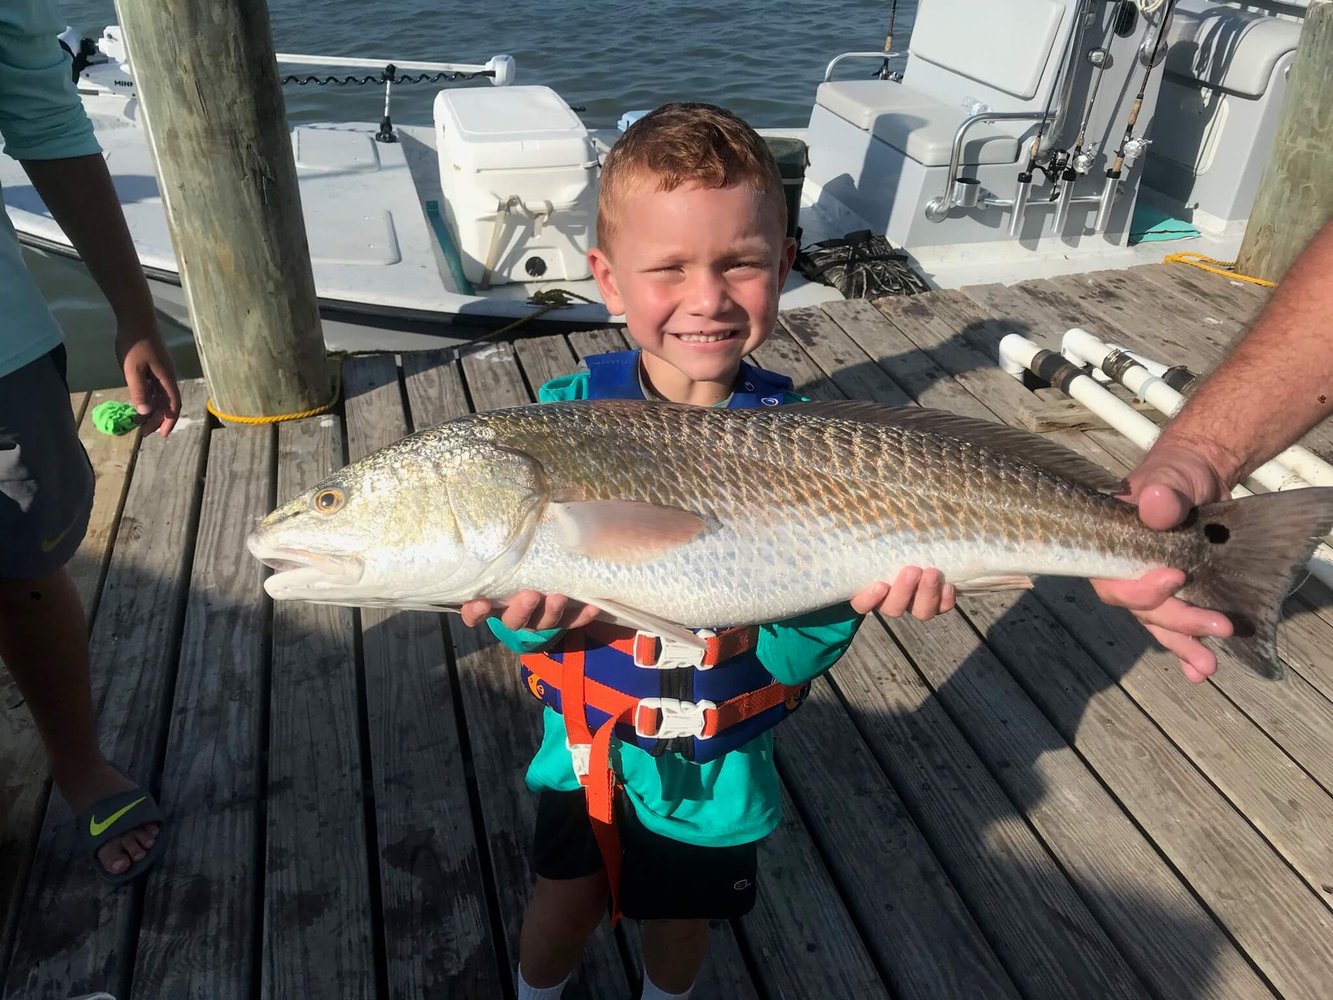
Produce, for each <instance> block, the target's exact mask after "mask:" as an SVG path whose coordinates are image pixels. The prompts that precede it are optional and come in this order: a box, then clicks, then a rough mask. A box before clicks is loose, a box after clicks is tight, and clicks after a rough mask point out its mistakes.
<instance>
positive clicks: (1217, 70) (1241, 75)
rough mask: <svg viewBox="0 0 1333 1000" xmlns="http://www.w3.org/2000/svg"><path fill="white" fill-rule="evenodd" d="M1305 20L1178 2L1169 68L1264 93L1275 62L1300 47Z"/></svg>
mask: <svg viewBox="0 0 1333 1000" xmlns="http://www.w3.org/2000/svg"><path fill="white" fill-rule="evenodd" d="M1300 34H1301V22H1299V21H1288V20H1283V19H1279V18H1275V17H1273V16H1272V15H1271V14H1265V13H1263V12H1259V11H1249V10H1241V9H1240V8H1237V7H1229V6H1225V5H1220V4H1214V3H1209V4H1202V3H1191V4H1181V5H1180V6H1178V7H1177V8H1176V12H1175V16H1174V18H1173V20H1172V23H1171V28H1170V31H1169V33H1168V35H1167V38H1168V45H1169V48H1168V49H1167V54H1166V71H1167V72H1168V73H1169V74H1171V75H1172V76H1175V77H1179V78H1181V79H1184V80H1190V81H1194V82H1197V83H1202V84H1204V85H1205V86H1208V87H1212V88H1215V89H1217V90H1224V91H1227V92H1228V93H1232V94H1236V95H1238V96H1240V97H1251V98H1253V97H1262V96H1263V95H1264V93H1265V92H1266V91H1267V90H1268V87H1269V84H1270V82H1271V80H1272V77H1273V67H1274V66H1276V65H1277V61H1278V60H1279V59H1281V58H1282V57H1283V56H1284V55H1286V54H1287V53H1288V52H1294V51H1295V50H1296V40H1297V39H1298V38H1299V37H1300Z"/></svg>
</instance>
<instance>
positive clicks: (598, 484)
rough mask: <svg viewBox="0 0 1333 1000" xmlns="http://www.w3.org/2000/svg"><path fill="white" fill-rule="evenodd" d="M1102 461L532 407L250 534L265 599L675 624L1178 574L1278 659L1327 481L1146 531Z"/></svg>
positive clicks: (442, 439)
mask: <svg viewBox="0 0 1333 1000" xmlns="http://www.w3.org/2000/svg"><path fill="white" fill-rule="evenodd" d="M1119 485H1120V484H1119V481H1118V480H1117V479H1116V478H1115V477H1114V476H1112V475H1111V474H1109V473H1108V472H1106V471H1105V470H1104V469H1101V468H1100V467H1098V466H1096V465H1094V464H1093V463H1091V462H1088V461H1087V460H1085V459H1083V458H1081V457H1080V456H1078V455H1076V454H1074V453H1073V452H1071V451H1068V450H1067V449H1065V448H1063V447H1061V446H1059V445H1056V444H1054V443H1052V442H1050V441H1047V440H1046V439H1044V438H1041V437H1039V436H1037V435H1035V434H1030V433H1028V432H1026V431H1021V430H1017V429H1014V428H1010V427H1006V426H1003V425H1000V424H991V423H987V422H984V421H978V420H972V419H969V418H965V417H959V416H955V415H952V414H948V413H941V412H938V411H932V410H924V409H919V408H916V407H886V406H879V405H875V404H871V403H804V404H797V405H792V406H782V407H774V408H772V409H760V410H727V409H710V408H704V407H693V406H680V405H675V404H667V403H643V402H633V401H621V400H606V401H595V402H570V403H552V404H546V405H540V406H536V405H534V406H520V407H515V408H512V409H506V410H494V411H490V412H485V413H478V414H473V415H471V416H467V417H463V418H461V419H458V420H454V421H451V422H449V423H446V424H442V425H440V426H438V427H435V428H432V429H430V430H423V431H420V432H418V433H415V434H412V435H410V436H408V437H406V438H404V439H403V440H401V441H399V442H397V443H395V444H393V445H391V446H389V447H387V448H384V449H382V450H381V451H378V452H376V453H374V454H372V455H369V456H367V457H366V458H364V459H362V460H360V461H358V462H355V463H353V464H351V465H349V466H347V467H346V468H344V469H342V470H340V471H338V472H336V473H334V474H333V475H331V476H330V477H329V478H327V479H326V480H325V481H324V482H322V483H320V484H319V485H318V486H315V487H314V488H313V489H310V490H307V491H306V492H305V493H303V494H301V495H300V496H298V497H297V498H295V499H294V500H292V501H290V502H289V503H287V504H285V505H284V506H282V507H280V508H279V509H278V510H276V511H274V512H273V513H272V514H270V515H269V516H268V517H267V518H266V519H265V520H264V521H263V523H262V524H261V525H260V526H259V527H258V528H257V529H256V530H255V532H254V533H253V534H252V535H251V537H250V540H249V546H250V550H251V552H253V553H254V555H255V556H256V557H258V558H259V559H262V560H263V561H264V562H266V563H268V564H269V565H271V566H272V567H274V568H275V569H276V570H278V572H276V573H275V574H274V575H272V576H271V577H269V579H268V581H267V582H266V584H265V586H266V588H267V590H268V592H269V594H271V595H272V596H273V597H274V598H277V599H301V600H307V601H319V602H325V603H332V604H351V605H378V606H388V607H400V608H447V607H454V606H457V605H459V604H461V603H462V602H464V601H466V600H469V599H471V598H475V597H487V598H491V599H493V600H497V601H498V600H499V599H502V598H503V597H504V596H505V595H508V594H511V593H513V592H514V591H516V590H522V589H528V588H532V589H536V590H540V591H546V592H555V593H563V594H567V595H569V596H570V597H573V598H576V599H578V600H581V601H585V602H587V603H590V604H594V605H597V606H598V607H600V608H601V609H603V611H604V612H605V613H606V615H607V617H609V618H611V619H612V620H616V621H620V622H622V623H624V624H629V625H633V626H634V627H637V628H641V629H644V630H647V631H653V632H656V633H657V634H659V635H664V636H671V637H675V638H677V639H678V640H679V641H683V642H687V643H688V642H696V643H697V641H698V640H695V639H693V634H692V633H691V632H689V631H688V630H689V629H694V628H719V627H724V626H731V625H738V624H750V623H761V622H771V621H779V620H782V619H784V618H789V617H792V616H795V615H799V614H802V613H805V612H809V611H812V610H815V609H817V608H823V607H828V606H830V605H833V604H837V603H840V602H842V601H846V600H847V599H848V598H849V597H851V595H853V594H855V593H856V592H857V591H859V590H861V589H862V588H863V587H865V586H866V585H867V584H869V583H871V582H873V581H875V580H892V579H893V578H894V576H895V575H896V574H897V572H898V570H899V568H900V567H902V566H905V565H917V566H934V567H938V568H939V569H940V570H941V571H942V572H943V574H944V578H945V579H946V580H948V581H950V582H952V583H953V584H955V585H956V586H957V587H958V589H959V590H960V591H967V590H969V589H972V590H980V589H996V588H1007V587H1015V586H1022V585H1024V584H1025V583H1027V582H1029V581H1027V580H1026V578H1028V577H1030V576H1034V575H1039V574H1054V575H1060V576H1075V577H1113V578H1133V577H1138V576H1141V575H1142V574H1143V573H1144V572H1145V571H1147V570H1149V569H1152V568H1154V567H1161V566H1170V567H1175V568H1178V569H1181V570H1184V571H1185V572H1186V573H1187V574H1188V578H1189V582H1188V584H1187V585H1186V587H1185V588H1184V589H1183V590H1182V591H1181V596H1182V597H1183V598H1184V599H1186V600H1188V601H1190V602H1191V603H1193V604H1197V605H1200V606H1203V607H1209V608H1214V609H1216V610H1219V611H1222V612H1224V613H1225V614H1227V615H1228V616H1230V617H1231V618H1232V619H1233V621H1234V622H1235V623H1236V636H1235V638H1233V639H1231V640H1229V641H1228V646H1229V648H1230V649H1231V650H1232V651H1233V652H1235V653H1236V654H1237V655H1238V656H1239V657H1240V658H1241V659H1242V660H1243V661H1244V662H1245V663H1246V664H1248V665H1249V666H1250V667H1252V668H1253V669H1254V670H1256V671H1257V672H1259V673H1260V674H1263V675H1264V676H1266V677H1279V676H1281V673H1282V667H1281V663H1280V661H1279V659H1278V657H1277V651H1276V646H1275V631H1276V625H1277V621H1278V616H1279V610H1280V606H1281V603H1282V600H1283V598H1284V597H1285V596H1286V595H1287V593H1288V591H1289V590H1290V589H1291V587H1292V585H1293V581H1294V579H1295V577H1296V575H1297V574H1298V573H1299V572H1300V571H1301V569H1302V567H1303V564H1304V563H1305V561H1306V560H1307V559H1308V558H1309V556H1310V554H1311V552H1312V550H1313V548H1314V546H1315V544H1316V541H1317V539H1318V538H1319V537H1320V536H1321V535H1324V534H1326V533H1327V532H1328V531H1329V528H1330V526H1331V525H1333V489H1319V488H1313V487H1312V488H1310V489H1300V490H1293V491H1287V492H1283V493H1270V494H1265V495H1261V496H1255V497H1248V498H1245V499H1241V500H1232V501H1226V502H1223V503H1218V504H1212V505H1209V506H1206V507H1202V508H1200V509H1198V510H1197V511H1195V512H1194V513H1193V514H1192V515H1191V516H1190V518H1189V519H1188V520H1187V522H1186V523H1185V524H1184V525H1183V526H1181V527H1180V528H1178V529H1176V530H1174V531H1167V532H1157V531H1151V530H1149V529H1147V528H1145V527H1144V526H1143V525H1142V524H1141V523H1140V522H1139V520H1138V518H1137V516H1136V513H1135V511H1134V508H1133V507H1132V506H1130V505H1128V504H1126V503H1124V502H1123V501H1121V500H1118V499H1116V498H1115V497H1114V496H1113V495H1112V494H1113V493H1114V492H1116V490H1117V489H1118V487H1119Z"/></svg>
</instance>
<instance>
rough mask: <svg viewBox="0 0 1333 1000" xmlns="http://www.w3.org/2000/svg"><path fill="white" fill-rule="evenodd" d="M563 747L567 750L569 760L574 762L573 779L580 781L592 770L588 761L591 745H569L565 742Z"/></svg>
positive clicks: (590, 754)
mask: <svg viewBox="0 0 1333 1000" xmlns="http://www.w3.org/2000/svg"><path fill="white" fill-rule="evenodd" d="M565 746H566V747H567V748H568V749H569V756H570V759H571V760H573V762H574V777H576V778H578V779H579V781H582V780H583V779H584V778H586V777H587V776H588V772H589V771H591V770H592V766H591V763H590V759H591V757H592V744H591V743H571V742H569V740H565Z"/></svg>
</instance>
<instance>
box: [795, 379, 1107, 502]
mask: <svg viewBox="0 0 1333 1000" xmlns="http://www.w3.org/2000/svg"><path fill="white" fill-rule="evenodd" d="M782 412H784V413H806V414H809V415H810V416H812V417H823V418H825V419H829V420H857V421H860V422H862V423H868V424H884V425H886V426H889V427H901V428H903V429H905V430H912V431H920V432H922V433H926V434H940V435H943V436H945V437H951V438H954V439H956V440H959V441H969V442H971V443H973V444H976V445H980V446H982V447H984V448H989V449H991V450H993V451H998V452H1003V453H1004V454H1006V455H1012V456H1013V457H1015V458H1021V459H1023V460H1024V461H1026V462H1029V463H1031V464H1032V465H1035V466H1037V467H1038V468H1041V469H1044V470H1046V471H1047V472H1050V473H1054V474H1055V475H1057V476H1062V477H1064V478H1065V479H1069V480H1072V481H1073V482H1076V483H1079V484H1081V485H1083V486H1087V487H1089V488H1090V489H1094V490H1097V491H1098V492H1101V493H1111V494H1119V493H1122V492H1124V490H1125V482H1124V480H1123V479H1121V478H1119V477H1118V476H1115V475H1112V474H1111V473H1110V472H1108V471H1107V470H1106V469H1103V468H1102V467H1101V466H1100V465H1098V464H1097V463H1096V462H1092V461H1089V460H1088V459H1086V458H1084V457H1083V456H1082V455H1080V454H1078V452H1075V451H1071V450H1070V449H1068V448H1066V447H1065V446H1064V445H1062V444H1056V443H1055V442H1054V441H1051V440H1049V439H1048V438H1044V437H1042V436H1041V435H1040V434H1034V433H1033V432H1032V431H1025V430H1022V429H1020V428H1017V427H1010V426H1009V425H1007V424H1001V423H992V422H991V421H989V420H977V419H976V418H975V417H964V416H961V415H959V414H957V413H949V412H947V411H945V410H932V409H928V408H926V407H924V406H885V405H883V404H881V403H867V402H861V401H859V400H847V401H838V402H818V403H791V404H789V405H787V406H784V407H782Z"/></svg>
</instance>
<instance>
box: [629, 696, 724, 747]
mask: <svg viewBox="0 0 1333 1000" xmlns="http://www.w3.org/2000/svg"><path fill="white" fill-rule="evenodd" d="M710 711H713V712H715V711H717V705H716V704H715V703H714V702H711V701H681V700H679V699H677V698H641V699H639V704H638V706H637V707H636V708H635V710H634V731H635V732H636V733H638V734H639V735H640V736H643V737H646V738H648V739H659V740H670V739H675V738H676V737H680V736H693V737H694V738H695V739H696V740H706V739H708V738H709V736H710V735H711V734H708V735H705V733H704V727H705V726H706V725H707V722H708V720H707V718H706V716H705V714H704V713H705V712H710ZM654 713H655V714H654Z"/></svg>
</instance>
